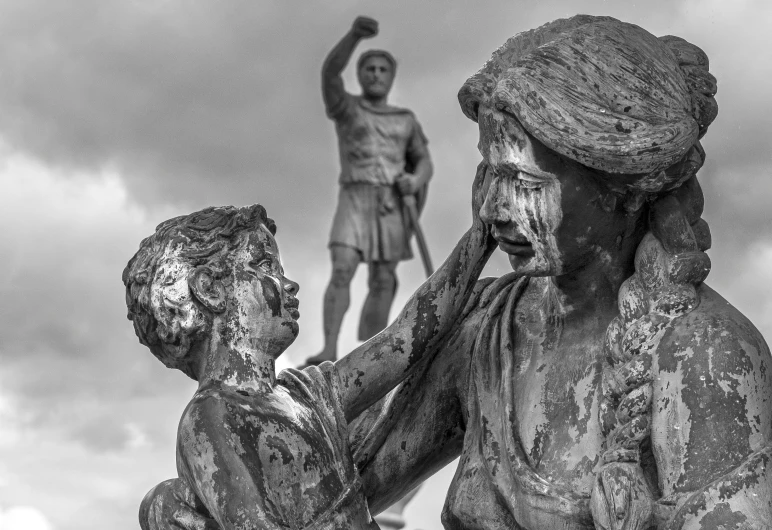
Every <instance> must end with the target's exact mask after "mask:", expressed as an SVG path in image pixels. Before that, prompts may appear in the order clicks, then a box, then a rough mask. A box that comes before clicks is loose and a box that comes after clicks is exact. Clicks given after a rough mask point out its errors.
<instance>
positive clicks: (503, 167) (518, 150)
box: [478, 98, 628, 276]
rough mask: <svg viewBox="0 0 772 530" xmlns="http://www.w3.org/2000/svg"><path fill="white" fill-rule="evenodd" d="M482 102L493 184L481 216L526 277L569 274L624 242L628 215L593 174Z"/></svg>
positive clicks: (484, 147)
mask: <svg viewBox="0 0 772 530" xmlns="http://www.w3.org/2000/svg"><path fill="white" fill-rule="evenodd" d="M493 101H494V103H493V104H491V105H488V104H486V105H481V106H480V109H479V112H478V124H479V127H480V141H479V144H478V148H479V150H480V153H481V154H482V156H483V158H484V159H485V161H486V162H487V164H488V175H487V177H486V181H487V182H488V183H489V188H488V191H487V195H486V198H485V202H484V203H483V206H482V209H481V210H480V215H481V217H482V219H483V220H484V221H485V222H486V223H488V224H490V225H492V233H493V237H494V238H495V239H496V241H498V243H499V247H500V248H501V249H502V250H503V251H504V252H506V253H507V254H508V255H509V262H510V264H511V265H512V268H513V269H514V270H515V271H516V272H519V273H521V274H524V275H528V276H558V275H562V274H566V273H570V272H572V271H574V270H576V269H577V268H579V267H581V266H583V265H585V264H587V263H589V262H591V261H592V260H593V259H595V258H597V257H601V258H602V257H603V253H608V252H613V251H614V249H618V248H619V246H620V245H619V243H620V242H621V237H623V234H624V231H625V227H626V226H627V223H628V221H627V220H626V218H625V215H624V213H623V212H622V211H621V208H617V207H616V202H617V201H616V198H615V196H614V195H612V194H611V193H610V192H609V191H608V190H607V189H606V188H605V186H604V185H603V184H602V183H601V181H600V179H599V178H598V177H597V176H596V174H595V173H594V172H593V171H592V170H590V169H589V168H587V167H585V166H582V165H581V164H578V163H576V162H574V161H572V160H570V159H568V158H565V157H563V156H561V155H559V154H558V153H556V152H554V151H552V150H550V149H549V148H547V147H546V146H545V145H544V144H542V143H541V142H539V141H538V140H537V139H536V138H534V137H533V136H531V135H530V134H529V133H528V132H527V131H526V130H525V129H524V128H523V127H522V126H521V125H520V123H519V122H518V120H517V118H516V117H515V116H514V115H513V114H510V113H508V112H506V111H505V110H502V109H504V108H505V107H504V106H503V105H499V108H496V107H495V105H496V103H495V98H494V100H493Z"/></svg>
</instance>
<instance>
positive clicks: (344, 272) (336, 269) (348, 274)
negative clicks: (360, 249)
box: [330, 265, 356, 287]
mask: <svg viewBox="0 0 772 530" xmlns="http://www.w3.org/2000/svg"><path fill="white" fill-rule="evenodd" d="M355 272H356V268H355V267H347V266H342V265H339V266H333V268H332V279H331V280H330V284H332V286H333V287H348V286H349V284H350V283H351V279H352V278H353V277H354V273H355Z"/></svg>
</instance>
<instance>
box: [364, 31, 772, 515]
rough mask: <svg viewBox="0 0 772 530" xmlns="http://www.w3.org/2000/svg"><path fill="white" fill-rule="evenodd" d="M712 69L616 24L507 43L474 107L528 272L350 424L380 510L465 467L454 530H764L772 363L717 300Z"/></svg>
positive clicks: (504, 231) (452, 503) (502, 212)
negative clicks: (711, 222) (709, 202)
mask: <svg viewBox="0 0 772 530" xmlns="http://www.w3.org/2000/svg"><path fill="white" fill-rule="evenodd" d="M715 92H716V82H715V79H714V78H713V76H711V75H710V73H709V72H708V58H707V56H706V55H705V54H704V53H703V52H702V50H700V49H699V48H697V47H696V46H694V45H692V44H690V43H688V42H686V41H685V40H683V39H680V38H678V37H661V38H657V37H655V36H653V35H651V34H650V33H648V32H646V31H645V30H643V29H641V28H639V27H638V26H634V25H632V24H626V23H623V22H620V21H618V20H615V19H612V18H608V17H591V16H576V17H573V18H570V19H565V20H558V21H555V22H552V23H549V24H546V25H544V26H542V27H540V28H538V29H535V30H531V31H527V32H524V33H521V34H518V35H516V36H515V37H513V38H511V39H510V40H508V41H507V42H506V43H505V44H504V45H503V46H502V47H501V48H500V49H499V50H497V51H496V52H494V54H493V56H492V58H491V59H490V61H488V63H486V64H485V66H484V67H483V68H482V69H481V70H480V71H479V72H478V73H477V74H475V75H474V76H472V77H471V78H469V79H468V80H467V82H466V83H465V84H464V86H463V87H462V88H461V91H460V92H459V100H460V103H461V106H462V109H463V111H464V113H465V114H466V115H467V116H468V117H469V118H470V119H472V120H473V121H475V122H477V123H478V125H479V130H480V141H479V149H480V152H481V154H482V156H483V161H482V163H481V164H480V166H478V176H477V178H481V177H483V176H484V179H485V181H486V185H487V186H488V191H487V196H486V199H485V202H484V204H483V206H482V209H481V212H480V215H481V217H482V219H483V221H485V222H486V223H487V224H490V225H491V226H492V228H491V232H492V235H493V237H494V238H495V239H496V240H497V242H498V244H499V247H500V248H501V249H502V250H503V251H504V252H506V253H507V254H508V255H509V260H510V263H511V265H512V269H513V272H512V273H510V274H508V275H506V276H504V277H502V278H498V279H486V280H481V281H480V282H478V286H477V288H476V290H475V293H474V294H473V300H472V301H471V302H470V303H469V304H467V308H469V309H468V310H466V311H465V312H464V314H463V316H462V317H461V319H460V321H459V324H458V326H457V327H456V328H455V329H454V330H453V331H452V332H450V333H449V334H448V336H447V337H445V346H444V347H443V348H440V349H439V353H438V354H437V355H436V356H435V357H433V358H427V359H425V360H424V361H422V362H423V363H424V366H423V367H422V368H421V369H420V370H418V371H417V372H416V373H415V374H414V375H413V376H411V377H410V378H409V379H407V380H406V381H404V382H403V383H402V384H401V385H400V386H399V387H397V389H395V390H394V391H393V392H392V393H391V394H390V395H389V396H388V397H387V398H386V399H385V400H383V401H382V402H380V404H379V405H377V406H374V407H372V408H370V409H368V410H367V411H366V412H365V413H364V414H362V415H361V416H360V417H359V418H358V419H356V420H355V421H354V422H352V423H351V424H350V426H349V433H350V434H349V436H350V441H351V445H352V447H354V448H355V454H354V457H355V459H356V461H357V465H358V468H359V470H360V473H361V475H362V478H363V480H364V485H365V493H366V495H367V497H368V501H369V504H370V508H371V510H372V511H373V513H377V512H379V511H380V510H382V509H383V508H384V507H386V506H388V505H389V504H390V503H391V502H393V501H394V500H396V499H397V498H399V497H400V496H401V495H403V494H404V493H406V492H408V491H410V490H411V489H412V488H413V487H414V486H415V485H416V484H419V483H420V482H421V481H423V480H424V479H426V478H427V477H428V476H430V475H431V474H432V473H434V472H435V471H436V470H438V469H439V468H441V467H442V466H444V465H445V464H447V463H448V462H450V461H451V460H452V459H454V458H456V457H458V456H460V462H459V465H458V468H457V471H456V474H455V476H454V478H453V482H452V484H451V486H450V490H449V492H448V495H447V499H446V504H445V508H444V510H443V513H442V521H443V524H444V526H445V528H447V529H464V530H473V529H486V530H491V529H500V528H514V529H519V528H522V529H528V530H548V529H549V530H552V529H560V530H569V529H570V530H580V529H582V530H585V529H591V528H600V529H629V530H632V529H648V528H658V529H663V530H664V529H668V530H673V529H715V528H753V529H769V528H770V526H769V525H770V523H769V521H772V477H770V471H768V469H767V463H768V462H769V460H770V458H772V407H770V404H772V380H771V379H770V377H772V370H771V369H772V366H771V365H772V362H771V361H772V359H770V352H769V349H768V347H767V345H766V343H765V342H764V339H763V338H762V337H761V335H760V334H759V332H758V331H757V330H756V328H755V327H754V326H753V324H751V323H750V322H749V321H748V320H747V319H746V318H745V317H744V316H743V315H742V314H740V313H739V312H738V311H737V310H736V309H734V308H733V307H732V306H731V305H730V304H729V303H728V302H726V301H725V300H724V299H723V298H721V297H720V296H719V295H718V294H717V293H716V292H714V291H713V290H711V289H710V288H709V287H708V286H707V285H705V284H704V283H703V280H704V279H705V278H706V276H707V274H708V272H709V269H710V260H709V259H708V257H707V255H706V254H705V252H704V251H705V250H707V249H708V248H709V246H710V232H709V230H708V227H707V224H706V223H705V221H704V220H702V219H701V218H700V216H701V212H702V207H703V197H702V193H701V191H700V187H699V184H698V182H697V178H696V173H697V171H698V170H699V168H700V167H701V166H702V164H703V161H704V158H705V153H704V151H703V149H702V147H701V145H700V143H699V139H700V138H701V137H702V136H703V135H704V134H705V133H706V132H707V129H708V126H709V125H710V123H711V122H712V121H713V119H714V118H715V116H716V113H717V105H716V102H715V100H714V98H713V96H714V95H715Z"/></svg>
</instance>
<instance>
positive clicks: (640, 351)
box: [591, 36, 718, 530]
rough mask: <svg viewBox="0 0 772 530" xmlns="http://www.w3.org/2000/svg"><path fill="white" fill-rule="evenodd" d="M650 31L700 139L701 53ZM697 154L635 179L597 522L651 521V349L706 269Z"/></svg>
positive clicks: (692, 299)
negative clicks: (639, 225) (633, 226)
mask: <svg viewBox="0 0 772 530" xmlns="http://www.w3.org/2000/svg"><path fill="white" fill-rule="evenodd" d="M659 40H660V41H662V42H663V43H665V44H666V45H667V47H668V48H669V49H670V51H671V52H672V53H673V55H674V56H675V57H676V59H677V61H678V65H679V67H680V69H681V71H682V72H683V75H684V78H685V80H686V84H687V86H688V87H689V92H690V96H691V101H692V113H693V116H694V119H695V120H696V122H697V124H698V126H699V137H700V138H701V137H702V136H703V135H704V134H705V132H706V131H707V128H708V126H709V125H710V123H711V122H712V121H713V119H714V118H715V117H716V114H717V112H718V106H717V104H716V101H715V99H714V98H713V96H714V95H715V93H716V80H715V78H714V77H713V76H712V75H711V74H710V73H709V72H708V58H707V56H706V55H705V53H704V52H703V51H702V50H700V49H699V48H698V47H696V46H694V45H693V44H690V43H688V42H687V41H685V40H684V39H681V38H679V37H673V36H666V37H661V38H660V39H659ZM704 159H705V152H704V151H703V149H702V146H701V145H700V143H699V141H697V142H695V143H694V145H693V146H692V147H691V148H690V149H689V151H688V152H687V153H686V155H685V156H684V158H683V159H682V160H680V161H679V162H678V163H676V164H674V165H673V166H671V167H670V168H667V169H666V170H664V171H662V172H660V173H658V174H657V175H654V176H652V178H648V179H643V181H642V182H640V183H639V184H638V185H637V186H636V187H637V189H639V190H641V191H644V192H647V193H648V194H649V195H648V199H649V201H650V202H649V212H648V225H649V231H648V232H647V233H646V235H645V236H644V238H643V240H642V241H641V243H640V244H639V246H638V249H637V250H636V254H635V273H634V274H633V275H632V276H631V277H630V278H628V279H627V280H626V281H625V282H624V283H623V284H622V287H621V288H620V290H619V294H618V303H619V315H618V316H617V317H616V318H615V319H614V320H613V321H612V322H611V324H610V325H609V327H608V329H607V332H606V341H605V346H604V349H605V353H606V357H607V361H608V364H607V366H606V367H605V369H604V373H603V383H602V398H601V403H600V419H601V427H602V431H603V434H604V436H605V451H604V453H603V456H602V461H603V464H602V467H601V469H600V470H599V472H598V474H597V476H596V483H595V486H594V488H593V491H592V498H591V508H592V512H593V518H594V520H595V523H596V526H597V527H598V528H602V529H604V530H606V529H608V530H611V529H617V528H622V523H623V522H624V521H626V525H627V526H624V528H629V529H631V530H632V529H646V528H650V527H653V526H654V522H653V502H654V499H655V496H656V497H659V495H658V493H659V491H658V490H659V488H658V485H657V481H656V476H655V473H654V472H653V470H655V466H654V465H653V456H652V454H651V448H650V434H651V414H652V410H651V403H652V395H653V375H652V355H653V354H654V353H655V352H656V349H657V347H658V345H659V341H660V339H661V338H662V337H663V336H664V335H665V333H666V331H667V330H668V329H670V328H672V327H674V326H677V325H678V319H679V318H680V317H682V316H684V315H686V314H688V313H689V312H691V311H693V310H694V309H695V308H696V307H697V306H698V305H699V303H700V299H699V294H698V292H697V289H696V287H697V286H698V285H699V284H700V283H702V282H703V281H704V280H705V278H706V277H707V275H708V273H709V272H710V258H708V256H707V254H705V251H706V250H707V249H708V248H710V244H711V238H710V231H709V228H708V225H707V223H706V222H705V221H704V220H703V219H702V218H701V215H702V209H703V205H704V199H703V195H702V190H701V189H700V185H699V183H698V182H697V176H696V173H697V170H699V168H700V167H701V166H702V164H703V161H704ZM641 184H642V185H641ZM657 188H659V189H657Z"/></svg>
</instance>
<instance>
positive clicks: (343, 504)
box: [123, 183, 494, 530]
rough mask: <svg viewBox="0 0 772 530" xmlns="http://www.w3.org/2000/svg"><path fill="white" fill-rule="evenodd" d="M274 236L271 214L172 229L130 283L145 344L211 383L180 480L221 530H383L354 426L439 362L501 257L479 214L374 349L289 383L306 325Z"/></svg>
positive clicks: (205, 213) (182, 450)
mask: <svg viewBox="0 0 772 530" xmlns="http://www.w3.org/2000/svg"><path fill="white" fill-rule="evenodd" d="M479 185H481V183H478V186H479ZM477 204H479V203H477ZM477 211H479V206H476V209H475V212H477ZM275 232H276V225H275V224H274V222H273V221H272V220H271V219H269V218H268V217H267V214H266V211H265V209H264V208H263V207H262V206H259V205H254V206H251V207H246V208H234V207H222V208H207V209H205V210H202V211H200V212H196V213H193V214H190V215H187V216H183V217H177V218H175V219H171V220H168V221H166V222H164V223H162V224H160V225H159V226H158V228H157V230H156V232H155V234H153V235H152V236H150V237H148V238H146V239H145V240H144V241H143V242H142V243H141V245H140V249H139V251H138V252H137V254H136V255H135V256H134V257H133V258H132V259H131V261H130V262H129V264H128V265H127V267H126V269H125V271H124V274H123V281H124V284H125V285H126V302H127V306H128V309H129V315H128V316H129V319H131V320H132V321H133V323H134V328H135V331H136V333H137V336H138V337H139V340H140V342H141V343H142V344H144V345H146V346H148V347H149V348H150V350H151V351H152V353H153V354H154V355H155V356H156V357H157V358H158V359H159V360H161V361H162V362H163V363H164V364H165V365H166V366H168V367H170V368H177V369H179V370H181V371H183V372H184V373H185V374H187V375H188V376H190V377H191V378H193V379H195V380H196V381H198V383H199V386H198V389H197V391H196V393H195V395H194V397H193V398H192V400H191V401H190V403H189V404H188V406H187V407H186V409H185V412H184V413H183V416H182V419H181V421H180V424H179V428H178V437H177V469H178V474H179V477H180V479H182V481H184V482H186V483H187V484H188V486H189V487H190V489H191V490H192V491H193V492H194V493H195V495H196V497H197V499H196V501H197V502H200V505H203V506H205V508H206V511H208V512H209V515H210V517H211V518H212V519H214V520H215V521H217V523H218V524H219V525H220V527H221V528H223V529H251V528H261V529H263V528H293V529H295V528H297V529H302V528H314V529H319V530H322V529H341V530H342V529H344V528H345V529H373V528H378V526H377V524H376V523H375V522H373V521H372V518H371V517H370V513H369V511H368V507H367V502H366V500H365V495H364V492H363V489H362V482H361V479H360V477H359V475H358V472H357V469H356V467H355V465H354V461H353V458H352V455H351V451H350V449H349V446H348V431H347V425H348V421H349V420H351V419H352V418H354V417H356V415H358V414H359V412H361V411H362V410H363V409H365V408H366V407H368V406H369V405H371V404H372V403H374V402H375V401H377V400H378V399H380V398H381V397H382V396H384V395H385V394H386V393H387V392H388V391H389V390H390V389H392V388H393V387H395V386H396V385H397V384H398V383H399V382H400V381H402V380H403V379H404V378H405V377H407V376H408V375H409V374H410V373H411V372H412V369H413V368H414V367H416V366H417V365H419V364H420V361H421V360H423V359H426V358H429V357H431V356H432V353H433V352H434V350H436V346H437V344H438V343H440V342H441V339H442V337H443V336H444V335H445V334H446V333H447V331H449V330H450V329H451V328H452V325H453V323H454V322H455V320H456V319H457V318H458V316H459V315H461V313H462V310H463V309H464V305H465V302H466V300H467V299H468V298H469V296H470V294H471V292H472V289H473V287H474V284H475V281H476V279H477V276H478V275H479V273H480V272H481V270H482V267H483V266H484V264H485V261H486V260H487V257H488V256H489V255H490V253H491V251H492V250H493V248H494V247H493V245H492V243H491V238H490V236H489V232H488V230H487V228H486V226H485V225H484V224H483V223H482V222H481V221H480V220H479V218H478V217H477V215H476V214H475V216H474V222H473V227H472V229H470V230H469V231H468V232H467V233H466V234H465V235H464V237H463V238H462V239H461V241H460V242H459V244H458V245H457V246H456V249H455V250H454V252H453V253H452V254H451V256H450V257H449V258H448V260H447V261H446V262H445V264H443V266H442V267H441V268H440V269H439V270H438V271H437V273H435V274H434V275H433V276H432V278H430V279H429V280H427V282H426V283H425V284H424V285H423V286H422V287H421V288H420V289H419V290H418V291H417V292H416V294H415V295H414V296H413V298H411V300H410V302H409V303H408V304H407V306H406V307H405V309H404V310H403V311H402V313H401V314H400V315H399V316H398V317H397V319H396V322H395V324H394V325H392V326H390V327H389V328H387V329H386V330H384V332H382V333H381V334H379V335H378V336H376V337H374V338H373V339H372V340H371V341H369V342H367V343H365V344H363V345H362V346H360V347H359V348H357V349H356V350H354V351H353V352H352V353H351V354H350V355H348V356H346V357H344V358H342V359H340V360H339V361H338V362H336V363H335V364H333V363H330V362H327V363H323V364H322V365H320V366H318V367H316V366H312V367H308V368H306V369H305V370H293V369H290V370H285V371H283V372H282V373H281V374H279V376H278V377H277V376H276V375H275V366H274V363H275V359H276V358H277V357H278V356H279V355H281V353H282V352H284V350H286V348H287V347H288V346H289V345H290V344H291V343H292V342H293V341H294V340H295V338H296V337H297V334H298V323H297V319H298V317H299V312H298V300H297V298H296V297H295V296H296V294H297V292H298V285H297V284H296V283H295V282H293V281H291V280H289V279H287V278H286V277H285V276H284V270H283V268H282V266H281V262H280V258H279V250H278V247H277V244H276V241H275V239H274V234H275ZM151 502H152V501H151ZM148 509H150V510H152V506H150V507H149V508H148ZM169 528H172V526H169Z"/></svg>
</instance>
